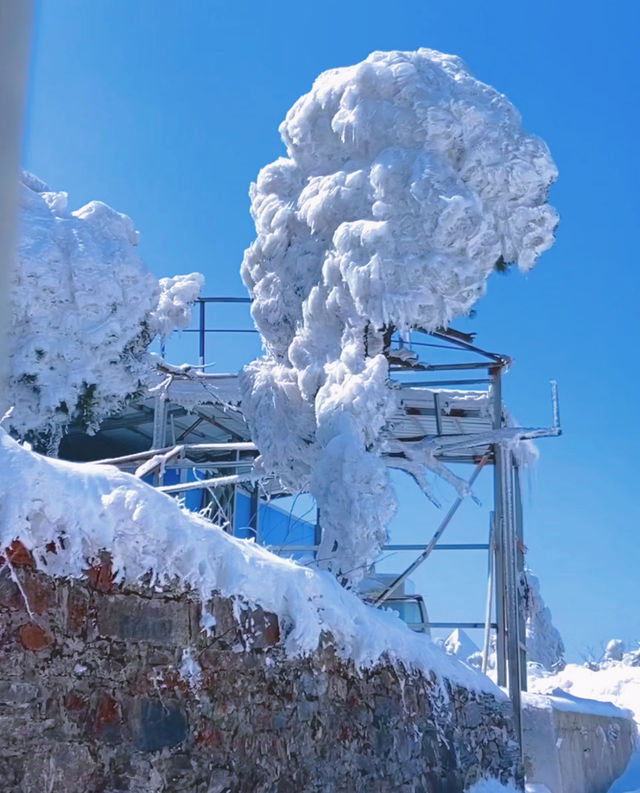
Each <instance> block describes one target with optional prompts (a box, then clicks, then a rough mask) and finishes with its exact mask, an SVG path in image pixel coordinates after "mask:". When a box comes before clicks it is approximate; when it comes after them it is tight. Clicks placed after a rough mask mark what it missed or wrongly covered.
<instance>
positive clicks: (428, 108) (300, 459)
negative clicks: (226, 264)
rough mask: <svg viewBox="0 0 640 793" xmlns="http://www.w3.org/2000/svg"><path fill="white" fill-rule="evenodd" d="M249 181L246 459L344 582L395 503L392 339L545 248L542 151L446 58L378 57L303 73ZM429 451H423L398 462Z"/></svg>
mask: <svg viewBox="0 0 640 793" xmlns="http://www.w3.org/2000/svg"><path fill="white" fill-rule="evenodd" d="M280 133H281V135H282V139H283V141H284V143H285V144H286V147H287V157H281V158H280V159H278V160H276V161H275V162H273V163H271V164H270V165H267V166H266V167H265V168H263V169H262V171H261V172H260V174H259V176H258V179H257V182H256V184H254V185H252V187H251V199H252V214H253V217H254V219H255V224H256V230H257V238H256V240H255V242H254V243H253V244H252V245H251V247H250V248H249V249H248V250H247V251H246V253H245V257H244V261H243V264H242V277H243V279H244V282H245V284H246V285H247V287H248V288H249V290H250V292H251V294H252V296H253V298H254V302H253V309H252V312H253V317H254V320H255V322H256V324H257V326H258V328H259V330H260V332H261V334H262V337H263V341H264V346H265V351H266V353H265V356H264V357H263V358H261V359H259V360H257V361H255V362H254V363H253V364H251V366H249V367H247V369H246V371H245V374H244V382H243V389H244V394H243V407H244V410H245V412H246V415H247V418H248V420H249V422H250V426H251V429H252V432H253V435H254V439H255V440H256V442H257V444H258V446H259V448H260V450H261V453H262V455H261V464H262V466H263V467H264V469H265V470H266V471H268V472H270V473H275V474H276V475H277V476H279V477H280V478H281V480H282V481H283V483H284V485H285V486H287V487H289V488H290V489H292V490H298V489H308V490H310V491H311V492H312V493H313V495H314V496H315V498H316V500H317V502H318V506H319V509H320V518H321V522H322V529H323V535H322V548H321V550H320V554H319V556H320V557H321V558H323V559H328V560H329V562H328V564H329V566H330V567H331V568H332V569H333V570H334V572H336V573H337V574H339V575H340V576H341V577H342V578H344V579H351V580H352V581H353V580H357V579H358V578H359V577H360V576H361V575H362V574H363V573H364V572H365V571H366V569H367V567H368V565H369V564H370V563H371V562H372V561H373V560H374V559H375V557H376V555H377V553H378V550H379V548H380V546H381V544H382V543H383V542H384V539H385V535H386V525H387V522H388V520H389V519H390V517H391V515H392V513H393V511H394V508H395V501H394V496H393V492H392V490H391V487H390V484H389V479H388V473H387V469H386V466H385V463H384V461H383V460H382V457H381V452H383V451H384V445H385V435H384V430H385V425H386V423H387V420H388V418H389V416H390V415H391V414H392V413H393V411H394V408H395V404H396V401H395V398H394V392H393V390H391V389H390V387H389V382H388V361H387V358H386V356H385V352H386V348H387V346H388V341H389V338H390V336H391V333H392V332H393V331H394V330H400V331H405V330H407V329H409V328H422V329H426V330H433V329H435V328H437V327H440V326H446V325H447V324H448V323H449V322H450V321H451V320H452V319H453V318H454V317H456V316H459V315H462V314H466V313H468V312H469V310H470V309H471V308H472V306H473V305H474V303H475V302H476V301H477V299H478V298H479V297H480V296H481V295H482V294H483V293H484V290H485V285H486V281H487V279H488V277H489V276H490V275H491V273H492V272H493V271H494V270H495V269H496V267H497V268H503V267H504V266H506V265H507V264H511V263H515V264H517V266H518V267H519V268H520V269H521V270H528V269H530V268H531V267H533V265H534V264H535V263H536V260H537V258H538V256H539V255H540V253H542V252H543V251H544V250H546V249H547V248H549V247H550V246H551V244H552V243H553V239H554V229H555V226H556V223H557V217H556V213H555V211H554V210H553V209H552V208H551V207H550V206H549V205H548V203H547V194H548V190H549V187H550V185H551V184H552V183H553V181H554V180H555V178H556V175H557V174H556V168H555V166H554V164H553V161H552V159H551V157H550V155H549V151H548V149H547V147H546V145H545V144H544V143H543V142H542V141H541V140H539V139H538V138H535V137H532V136H530V135H527V134H526V133H525V132H524V131H523V129H522V126H521V122H520V116H519V114H518V112H517V111H516V109H515V108H514V107H513V106H512V105H511V104H510V102H509V101H508V100H507V99H506V98H505V97H504V96H503V95H502V94H500V93H498V92H497V91H496V90H495V89H493V88H491V87H490V86H487V85H485V84H483V83H481V82H479V81H477V80H476V79H474V78H473V76H472V75H471V74H470V73H469V71H468V70H467V68H466V67H465V65H464V64H463V63H462V61H460V60H459V59H458V58H456V57H453V56H450V55H443V54H441V53H439V52H435V51H433V50H426V49H421V50H418V51H417V52H375V53H373V54H372V55H370V56H369V57H368V58H367V59H366V60H365V61H364V62H363V63H360V64H358V65H356V66H352V67H349V68H341V69H333V70H330V71H328V72H325V73H324V74H322V75H320V77H319V78H318V79H317V80H316V82H315V83H314V85H313V88H312V90H311V91H310V92H309V93H308V94H306V95H305V96H303V97H302V98H301V99H299V100H298V101H297V102H296V103H295V105H294V106H293V107H292V109H291V110H290V111H289V113H288V114H287V117H286V119H285V121H284V122H283V124H282V125H281V127H280ZM412 462H413V463H414V470H415V471H416V472H418V473H417V476H418V479H420V477H421V474H420V469H421V466H426V467H429V466H431V465H433V464H434V461H433V459H431V458H430V456H429V454H428V453H425V455H424V458H423V459H422V460H415V461H412Z"/></svg>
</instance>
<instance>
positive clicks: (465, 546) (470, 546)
mask: <svg viewBox="0 0 640 793" xmlns="http://www.w3.org/2000/svg"><path fill="white" fill-rule="evenodd" d="M270 547H277V548H281V549H283V550H287V551H293V552H295V553H302V552H303V551H317V550H318V548H319V547H320V543H317V544H316V545H277V546H270ZM488 548H489V546H488V544H487V543H454V544H451V545H447V544H445V543H439V544H438V545H435V546H434V548H433V550H434V551H486V550H487V549H488ZM423 549H424V545H383V546H382V548H381V550H382V551H421V550H423Z"/></svg>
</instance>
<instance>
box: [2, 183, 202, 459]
mask: <svg viewBox="0 0 640 793" xmlns="http://www.w3.org/2000/svg"><path fill="white" fill-rule="evenodd" d="M137 243H138V232H137V231H136V230H135V229H134V226H133V223H132V221H131V220H130V218H128V217H127V216H126V215H122V214H120V213H119V212H116V211H115V210H114V209H111V207H108V206H107V205H106V204H103V203H101V202H100V201H92V202H91V203H89V204H87V205H86V206H84V207H82V208H80V209H78V210H76V211H73V212H72V211H70V210H69V209H68V207H67V194H66V193H62V192H54V191H51V190H50V189H49V188H48V187H47V186H46V185H45V184H44V183H43V182H41V181H40V180H39V179H37V178H36V177H34V176H33V175H32V174H28V173H25V174H24V175H23V178H22V183H21V206H20V236H19V246H18V255H17V261H16V266H15V267H14V269H13V272H12V275H11V283H10V301H11V302H10V309H11V333H10V337H9V366H10V382H9V392H8V394H5V395H3V406H4V409H6V408H7V407H9V406H13V407H14V412H13V415H12V416H11V419H10V423H9V426H10V428H11V429H12V430H13V431H14V432H16V433H17V434H18V435H19V436H21V437H25V436H27V435H28V436H30V437H32V436H45V437H46V438H47V439H48V446H49V449H50V450H51V451H54V452H55V450H56V449H57V445H58V442H59V439H60V437H61V434H62V431H63V428H64V426H65V425H67V424H68V423H69V422H70V421H72V420H73V419H80V420H81V421H83V422H84V424H85V425H87V427H88V428H89V429H90V430H92V429H95V428H96V427H97V425H98V424H99V422H100V420H101V419H102V418H103V417H104V416H105V415H107V414H108V413H112V412H114V411H116V410H117V409H118V407H119V406H121V404H122V403H123V401H124V400H125V399H126V398H127V397H128V396H129V395H131V394H133V393H135V392H136V391H137V390H138V389H139V388H140V387H141V383H142V381H143V379H144V377H145V372H146V370H147V368H148V367H149V360H148V358H147V356H146V350H147V347H148V346H149V344H150V342H151V341H152V339H153V338H154V337H155V336H156V335H167V334H168V333H169V332H170V331H171V330H173V329H174V328H179V327H184V326H185V325H186V324H187V323H188V321H189V306H190V304H191V303H192V302H193V301H194V300H195V298H196V297H197V296H198V294H199V292H200V289H201V288H202V284H203V281H204V279H203V277H202V276H201V275H200V274H199V273H191V275H185V276H176V277H175V278H163V279H161V280H160V282H158V281H157V279H156V278H154V276H153V275H151V273H150V272H149V271H148V270H147V268H146V266H145V265H144V263H143V261H142V259H141V258H140V256H139V254H138V252H137V247H136V246H137Z"/></svg>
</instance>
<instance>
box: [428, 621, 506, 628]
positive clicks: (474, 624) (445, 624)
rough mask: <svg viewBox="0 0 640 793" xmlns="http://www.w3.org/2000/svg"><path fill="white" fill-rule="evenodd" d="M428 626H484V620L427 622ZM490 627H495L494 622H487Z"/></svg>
mask: <svg viewBox="0 0 640 793" xmlns="http://www.w3.org/2000/svg"><path fill="white" fill-rule="evenodd" d="M429 627H430V628H468V629H473V628H478V629H480V628H484V627H485V624H484V622H429ZM489 627H490V628H495V627H496V624H495V622H491V623H490V624H489Z"/></svg>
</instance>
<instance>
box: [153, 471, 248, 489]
mask: <svg viewBox="0 0 640 793" xmlns="http://www.w3.org/2000/svg"><path fill="white" fill-rule="evenodd" d="M257 479H259V477H258V476H256V475H255V474H232V475H231V476H218V477H216V478H215V479H201V480H200V481H198V482H185V483H184V484H178V485H165V486H164V487H157V488H156V490H160V491H162V492H163V493H183V492H185V491H187V490H204V489H207V488H209V487H222V486H223V485H236V484H239V483H240V482H255V481H256V480H257Z"/></svg>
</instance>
